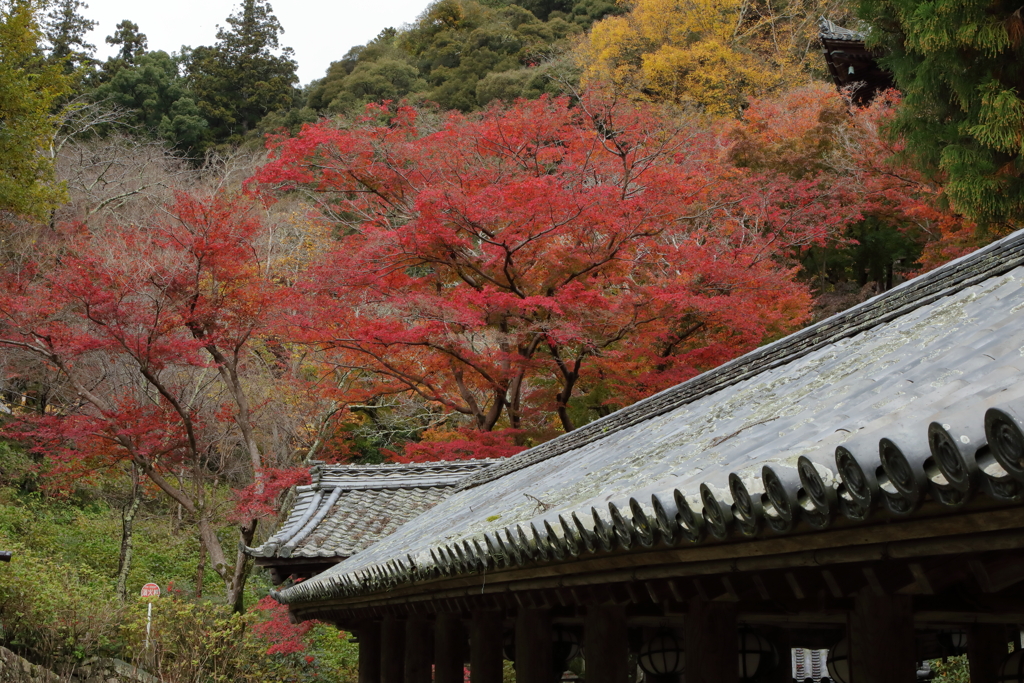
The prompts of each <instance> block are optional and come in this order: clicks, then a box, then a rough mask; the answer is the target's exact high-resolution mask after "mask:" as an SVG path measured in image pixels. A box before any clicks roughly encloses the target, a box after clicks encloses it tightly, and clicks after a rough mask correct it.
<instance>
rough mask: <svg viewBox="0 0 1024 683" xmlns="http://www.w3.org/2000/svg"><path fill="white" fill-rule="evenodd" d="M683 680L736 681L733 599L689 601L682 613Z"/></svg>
mask: <svg viewBox="0 0 1024 683" xmlns="http://www.w3.org/2000/svg"><path fill="white" fill-rule="evenodd" d="M683 651H684V652H686V653H687V655H686V678H685V680H687V681H700V682H701V683H704V682H705V681H706V682H708V683H712V682H713V683H739V667H738V666H737V662H738V661H739V632H738V630H737V627H736V603H731V602H707V601H705V600H702V599H700V598H694V599H693V600H691V601H690V610H689V612H688V613H687V615H686V644H685V645H684V647H683Z"/></svg>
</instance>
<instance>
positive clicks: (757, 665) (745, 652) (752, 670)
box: [739, 629, 775, 681]
mask: <svg viewBox="0 0 1024 683" xmlns="http://www.w3.org/2000/svg"><path fill="white" fill-rule="evenodd" d="M739 646H740V659H739V667H740V680H741V681H752V680H754V676H756V675H757V674H758V671H760V672H761V673H765V672H767V671H768V670H769V669H771V668H772V667H773V666H775V648H774V647H772V644H771V643H770V642H768V639H767V638H765V637H764V636H762V635H761V634H759V633H757V632H756V631H750V630H747V629H744V630H742V631H740V642H739Z"/></svg>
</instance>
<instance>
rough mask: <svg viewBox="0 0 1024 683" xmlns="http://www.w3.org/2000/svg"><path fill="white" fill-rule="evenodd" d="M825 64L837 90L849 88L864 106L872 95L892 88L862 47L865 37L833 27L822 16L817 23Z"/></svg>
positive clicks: (873, 56)
mask: <svg viewBox="0 0 1024 683" xmlns="http://www.w3.org/2000/svg"><path fill="white" fill-rule="evenodd" d="M818 28H819V30H818V39H819V40H820V41H821V47H822V52H823V53H824V54H825V64H826V65H827V66H828V72H829V74H830V75H831V76H832V82H833V83H835V84H836V87H837V88H847V87H849V88H852V97H853V99H854V101H855V102H857V103H859V104H865V103H867V102H868V101H870V100H871V98H872V97H874V95H875V93H877V92H880V91H882V90H886V89H888V88H891V87H893V80H892V74H890V73H889V72H888V71H885V70H884V69H882V68H881V67H879V66H878V63H877V62H876V61H875V58H876V57H877V56H878V55H875V54H873V53H872V52H871V51H870V50H868V49H867V48H866V47H865V46H864V41H865V39H866V38H867V34H864V33H860V32H858V31H851V30H850V29H848V28H843V27H841V26H837V25H836V24H835V23H834V22H832V21H830V20H828V19H825V18H824V17H823V18H822V19H821V20H820V21H819V23H818Z"/></svg>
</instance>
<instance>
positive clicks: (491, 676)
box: [469, 610, 505, 683]
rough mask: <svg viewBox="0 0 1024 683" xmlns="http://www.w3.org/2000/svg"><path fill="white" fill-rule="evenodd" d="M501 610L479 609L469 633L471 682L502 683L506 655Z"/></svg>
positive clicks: (475, 613)
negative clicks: (503, 649) (503, 643)
mask: <svg viewBox="0 0 1024 683" xmlns="http://www.w3.org/2000/svg"><path fill="white" fill-rule="evenodd" d="M502 636H503V634H502V626H501V612H500V611H499V610H477V611H475V612H473V624H472V626H471V630H470V634H469V680H470V683H501V679H502V673H503V671H502V669H503V662H504V659H505V658H504V656H503V655H502V652H501V647H502Z"/></svg>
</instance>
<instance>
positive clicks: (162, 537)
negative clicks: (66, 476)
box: [0, 449, 357, 683]
mask: <svg viewBox="0 0 1024 683" xmlns="http://www.w3.org/2000/svg"><path fill="white" fill-rule="evenodd" d="M0 450H2V449H0ZM3 455H4V453H2V452H0V456H3ZM8 460H9V459H8ZM19 465H20V463H13V465H12V464H11V463H8V462H7V460H5V459H4V458H3V457H0V470H4V471H0V549H2V550H12V551H14V559H13V561H12V562H11V563H10V564H0V645H4V646H5V647H7V648H9V649H11V650H13V651H14V652H16V653H17V654H19V655H21V656H23V657H25V658H26V659H28V660H29V661H31V662H33V663H35V664H41V665H43V666H45V667H47V668H49V669H51V670H53V671H55V672H56V673H58V674H61V675H66V674H68V673H70V672H71V671H72V670H73V669H74V668H76V667H77V666H78V665H79V664H80V663H81V662H82V661H83V660H84V659H85V658H87V657H92V656H100V657H116V658H119V659H123V660H125V661H129V662H133V663H135V664H137V665H139V667H140V668H142V669H145V670H149V671H151V672H152V673H153V674H155V675H158V676H159V677H160V679H161V681H164V682H165V683H186V682H187V683H220V682H222V681H241V682H243V683H244V682H247V681H281V682H282V683H291V682H295V683H300V682H305V681H317V680H330V681H340V682H342V683H345V682H347V681H354V680H355V663H356V660H357V655H356V647H355V645H354V644H352V643H349V642H348V641H347V640H346V639H345V638H344V637H339V636H340V635H343V634H339V632H338V631H337V629H335V628H334V627H332V626H329V625H326V624H317V625H313V626H311V627H309V628H304V629H300V630H299V631H294V632H292V631H289V627H288V625H287V619H286V615H284V613H283V610H282V609H273V610H266V609H251V610H249V611H248V612H247V613H246V614H242V615H239V614H233V613H232V612H231V610H230V609H229V608H228V607H226V606H225V605H223V604H220V602H218V601H220V600H222V585H223V584H222V583H221V581H220V579H219V578H218V577H217V576H216V575H215V574H213V572H212V571H207V572H206V574H205V575H204V584H205V585H206V590H205V595H204V599H201V600H200V599H197V598H196V595H195V588H194V586H195V578H196V566H197V563H198V559H199V556H198V544H197V543H196V541H195V539H194V538H192V537H190V536H189V535H188V534H179V533H177V532H176V531H175V529H174V528H173V527H172V525H170V524H168V523H167V520H168V517H169V516H168V515H163V516H159V515H156V514H153V515H150V516H147V515H144V514H140V518H139V520H138V521H137V522H136V533H135V560H134V562H133V565H132V570H131V573H130V575H129V582H128V587H129V594H130V597H129V600H128V602H127V604H125V605H122V604H121V603H120V601H119V600H118V599H117V595H116V590H115V574H116V571H117V556H118V550H119V544H120V535H121V524H120V515H119V512H118V510H116V509H111V508H110V507H109V506H108V505H107V504H106V503H105V502H104V501H103V500H102V499H97V498H91V499H90V498H89V497H88V496H86V497H84V498H81V499H72V500H70V501H69V500H55V499H52V498H46V497H44V496H42V495H41V494H39V493H26V490H25V488H23V487H18V488H14V487H11V486H10V483H11V480H10V478H9V477H8V476H5V475H8V474H9V472H8V470H10V469H11V468H12V466H13V467H17V466H19ZM3 479H6V482H5V481H3ZM4 483H7V484H8V486H7V487H6V488H4V487H3V484H4ZM149 581H153V582H155V583H158V584H159V585H160V586H161V587H162V588H164V589H165V595H164V597H161V598H159V599H157V600H156V601H154V603H153V622H152V633H151V641H150V643H151V644H150V647H149V648H148V649H147V648H146V647H145V643H146V633H145V625H146V603H144V602H142V601H141V600H139V599H138V598H137V597H136V596H137V595H138V591H139V588H140V587H141V586H142V584H144V583H146V582H149ZM268 586H269V584H268V582H267V581H266V579H265V577H264V576H263V575H262V574H260V573H256V574H254V575H253V576H252V577H250V580H249V590H248V591H247V600H246V603H247V606H249V607H252V606H255V605H256V604H257V600H258V599H259V597H260V596H261V595H265V593H266V590H267V588H268ZM168 588H170V590H167V589H168ZM282 617H284V618H282ZM282 638H285V639H290V641H289V642H290V645H289V647H287V648H282V647H280V643H281V641H282Z"/></svg>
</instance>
